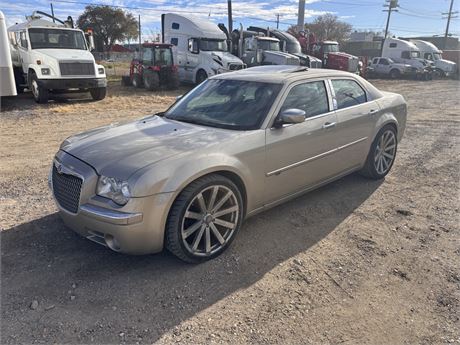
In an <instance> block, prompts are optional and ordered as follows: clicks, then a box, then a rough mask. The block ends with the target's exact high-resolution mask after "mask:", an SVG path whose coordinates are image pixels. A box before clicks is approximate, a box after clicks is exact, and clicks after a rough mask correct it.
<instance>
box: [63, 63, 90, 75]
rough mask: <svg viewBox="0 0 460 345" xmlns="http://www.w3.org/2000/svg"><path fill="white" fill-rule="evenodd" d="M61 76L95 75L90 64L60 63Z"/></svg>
mask: <svg viewBox="0 0 460 345" xmlns="http://www.w3.org/2000/svg"><path fill="white" fill-rule="evenodd" d="M59 68H60V70H61V75H72V76H73V75H95V71H94V64H93V63H92V62H60V63H59Z"/></svg>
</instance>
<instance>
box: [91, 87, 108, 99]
mask: <svg viewBox="0 0 460 345" xmlns="http://www.w3.org/2000/svg"><path fill="white" fill-rule="evenodd" d="M89 93H90V94H91V97H93V99H94V100H95V101H100V100H103V99H104V98H105V95H106V94H107V88H106V87H96V88H94V89H89Z"/></svg>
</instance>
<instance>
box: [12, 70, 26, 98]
mask: <svg viewBox="0 0 460 345" xmlns="http://www.w3.org/2000/svg"><path fill="white" fill-rule="evenodd" d="M14 82H15V83H16V92H17V93H18V94H20V93H24V86H22V85H23V84H24V83H25V81H24V76H23V74H22V70H19V69H17V68H15V69H14Z"/></svg>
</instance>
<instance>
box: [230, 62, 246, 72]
mask: <svg viewBox="0 0 460 345" xmlns="http://www.w3.org/2000/svg"><path fill="white" fill-rule="evenodd" d="M228 69H229V70H230V71H237V70H240V69H243V65H242V64H240V63H231V64H229V65H228Z"/></svg>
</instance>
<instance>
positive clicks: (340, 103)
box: [331, 79, 367, 109]
mask: <svg viewBox="0 0 460 345" xmlns="http://www.w3.org/2000/svg"><path fill="white" fill-rule="evenodd" d="M331 81H332V87H333V88H334V92H335V98H336V100H337V109H344V108H348V107H352V106H354V105H358V104H361V103H365V102H367V97H366V92H365V91H364V90H363V88H362V87H361V86H360V85H359V84H358V83H357V82H355V81H354V80H351V79H333V80H331Z"/></svg>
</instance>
